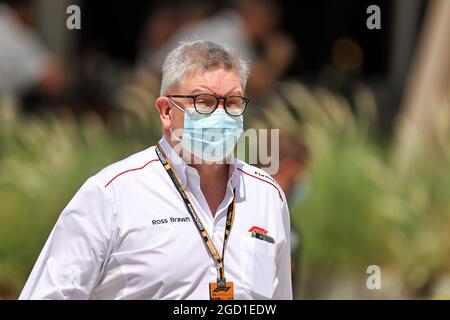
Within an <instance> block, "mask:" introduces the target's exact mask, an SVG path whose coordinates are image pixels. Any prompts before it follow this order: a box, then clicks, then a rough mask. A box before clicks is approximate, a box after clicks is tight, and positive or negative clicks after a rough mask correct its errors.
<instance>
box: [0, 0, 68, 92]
mask: <svg viewBox="0 0 450 320" xmlns="http://www.w3.org/2000/svg"><path fill="white" fill-rule="evenodd" d="M32 4H33V2H32V0H0V95H7V96H11V97H13V98H16V99H18V100H21V99H22V98H24V97H26V95H27V94H29V93H30V92H33V91H36V92H38V93H39V94H40V95H43V96H46V97H49V98H51V97H55V96H57V95H58V94H60V92H61V91H62V90H63V88H64V86H65V83H66V73H65V71H64V68H63V66H62V64H61V62H60V59H59V58H58V57H57V56H56V55H54V54H52V53H51V52H50V51H49V50H48V49H47V48H46V47H45V46H44V45H43V43H42V41H41V40H40V39H39V37H38V35H37V34H36V33H35V30H33V14H32Z"/></svg>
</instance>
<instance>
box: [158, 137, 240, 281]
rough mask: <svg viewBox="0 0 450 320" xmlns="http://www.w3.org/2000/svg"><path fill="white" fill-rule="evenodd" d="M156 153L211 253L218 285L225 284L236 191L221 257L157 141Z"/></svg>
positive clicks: (228, 215) (229, 213) (230, 208)
mask: <svg viewBox="0 0 450 320" xmlns="http://www.w3.org/2000/svg"><path fill="white" fill-rule="evenodd" d="M156 155H157V156H158V158H159V161H161V164H162V165H163V167H164V169H165V170H166V172H167V174H168V175H169V177H170V179H171V180H172V182H173V184H174V186H175V188H176V189H177V191H178V193H179V194H180V196H181V198H182V199H183V202H184V204H185V206H186V209H187V211H188V212H189V214H190V216H191V217H192V220H193V222H194V224H195V226H196V227H197V230H198V231H199V233H200V236H201V238H202V240H203V242H204V243H205V245H206V248H207V249H208V252H209V253H210V254H211V256H212V258H213V259H214V262H215V265H216V268H217V282H218V284H219V285H225V268H224V262H223V261H224V256H225V247H226V245H227V243H228V238H229V237H230V233H231V228H232V226H233V220H234V214H235V206H236V193H235V191H234V190H233V201H232V202H231V203H230V205H229V206H228V210H227V221H226V225H225V234H224V239H223V248H222V257H221V256H220V255H219V252H218V251H217V248H216V246H215V245H214V242H213V241H212V239H211V237H210V236H209V234H208V232H207V231H206V229H205V227H204V225H203V223H202V221H201V220H200V218H199V216H198V214H197V212H196V211H195V208H194V206H193V205H192V202H191V200H190V199H189V196H188V195H187V193H186V191H185V189H184V187H183V185H182V184H181V182H180V179H178V177H177V175H176V174H175V171H174V170H173V168H172V165H171V164H170V162H169V160H168V158H167V156H166V154H165V153H164V151H163V150H162V148H161V147H160V145H159V143H158V144H157V146H156Z"/></svg>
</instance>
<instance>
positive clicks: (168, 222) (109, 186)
mask: <svg viewBox="0 0 450 320" xmlns="http://www.w3.org/2000/svg"><path fill="white" fill-rule="evenodd" d="M160 145H161V147H162V149H163V151H164V152H165V153H166V155H167V157H168V158H169V161H170V162H171V164H172V166H173V168H174V170H175V172H176V174H177V176H178V178H179V179H180V181H181V183H182V184H183V185H184V186H185V189H186V191H187V193H188V196H189V197H190V199H191V201H192V202H193V205H194V207H195V210H196V212H197V214H198V215H199V217H200V219H201V221H202V222H203V224H204V226H205V229H206V230H207V232H208V233H209V235H210V236H211V238H212V240H213V242H214V244H215V246H216V247H217V249H218V251H219V252H220V253H221V252H222V245H223V237H224V230H225V222H226V215H227V208H228V205H229V204H230V203H231V201H232V200H233V189H235V190H236V213H235V217H234V223H233V227H232V231H231V235H230V237H229V240H228V244H227V247H226V253H225V259H224V265H225V276H226V280H227V281H232V282H233V284H234V295H235V299H292V286H291V270H290V268H291V267H290V239H289V236H290V222H289V211H288V207H287V203H286V198H285V196H284V193H283V191H282V190H281V188H280V187H279V186H278V184H277V183H276V182H275V181H274V180H273V179H272V178H271V177H269V176H267V174H265V173H264V171H262V170H260V169H257V168H255V167H253V166H250V165H248V164H246V163H244V162H242V161H240V160H235V161H234V164H232V165H230V178H229V181H228V185H227V190H226V195H225V198H224V200H223V201H222V203H221V204H220V205H219V207H218V209H217V212H216V213H215V215H214V217H213V215H212V214H211V211H210V209H209V206H208V204H207V202H206V199H205V197H204V195H203V193H202V192H201V189H200V177H199V175H198V173H197V170H196V169H194V168H193V167H191V166H189V165H187V164H186V163H185V162H183V161H182V160H181V159H180V157H179V156H178V154H177V153H176V152H175V151H174V150H173V149H172V148H171V146H170V145H169V144H168V142H167V141H166V140H165V139H164V138H163V139H161V141H160ZM253 227H258V228H262V229H264V230H265V231H266V232H267V236H270V237H272V238H273V239H274V241H275V243H270V242H269V241H265V240H261V239H258V238H255V237H252V236H251V232H250V231H249V230H251V229H252V228H253ZM216 280H217V269H216V267H215V264H214V260H213V258H212V257H211V256H210V254H209V252H208V251H207V250H206V247H205V245H204V243H203V241H202V239H201V237H200V234H199V232H198V230H197V229H196V227H195V225H194V223H193V221H192V218H191V217H190V215H189V213H188V211H187V210H186V207H185V204H184V202H183V200H182V198H181V196H180V195H179V193H178V192H177V190H176V189H175V186H174V185H173V183H172V181H171V180H170V178H169V176H168V174H167V172H166V171H165V169H164V167H163V166H162V164H161V163H160V161H159V159H158V157H157V155H156V152H155V147H154V146H153V147H150V148H148V149H146V150H144V151H141V152H139V153H136V154H134V155H132V156H130V157H128V158H126V159H124V160H122V161H119V162H117V163H115V164H112V165H110V166H108V167H106V168H105V169H103V170H102V171H100V172H99V173H98V174H96V175H95V176H93V177H91V178H89V179H88V180H87V181H86V182H85V184H84V185H83V186H82V187H81V188H80V190H79V191H78V192H77V193H76V195H75V196H74V198H73V199H72V200H71V201H70V202H69V204H68V205H67V207H66V208H65V209H64V210H63V212H62V213H61V215H60V217H59V219H58V221H57V223H56V225H55V227H54V228H53V231H52V232H51V234H50V237H49V238H48V240H47V242H46V244H45V246H44V248H43V250H42V252H41V254H40V255H39V258H38V260H37V262H36V264H35V266H34V268H33V270H32V272H31V274H30V276H29V278H28V281H27V283H26V285H25V287H24V289H23V291H22V293H21V295H20V299H209V283H211V282H216Z"/></svg>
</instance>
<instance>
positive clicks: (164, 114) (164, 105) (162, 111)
mask: <svg viewBox="0 0 450 320" xmlns="http://www.w3.org/2000/svg"><path fill="white" fill-rule="evenodd" d="M155 106H156V109H157V110H158V112H159V118H160V119H161V124H162V127H163V129H170V125H171V120H170V106H169V98H167V97H159V98H158V99H156V103H155Z"/></svg>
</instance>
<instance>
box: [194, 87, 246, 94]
mask: <svg viewBox="0 0 450 320" xmlns="http://www.w3.org/2000/svg"><path fill="white" fill-rule="evenodd" d="M205 90H206V91H209V92H207V93H212V94H214V95H216V96H217V95H218V94H217V93H216V92H214V90H212V89H211V88H208V87H205V86H200V87H198V88H195V89H194V90H192V91H191V93H192V94H195V93H205ZM230 95H242V92H241V90H239V89H232V90H231V91H229V92H227V94H226V96H230Z"/></svg>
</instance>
